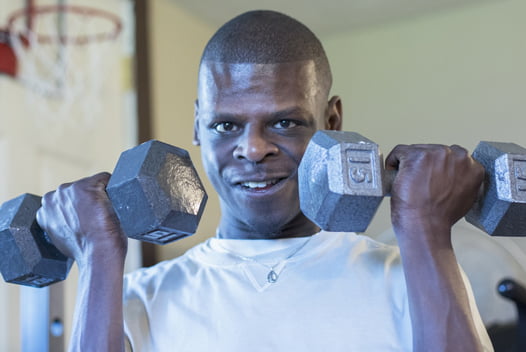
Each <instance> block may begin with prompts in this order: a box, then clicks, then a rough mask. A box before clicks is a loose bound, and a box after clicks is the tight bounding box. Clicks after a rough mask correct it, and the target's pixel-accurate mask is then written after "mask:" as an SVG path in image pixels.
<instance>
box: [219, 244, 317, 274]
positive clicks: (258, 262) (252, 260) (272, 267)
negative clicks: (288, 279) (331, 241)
mask: <svg viewBox="0 0 526 352" xmlns="http://www.w3.org/2000/svg"><path fill="white" fill-rule="evenodd" d="M311 239H312V236H309V238H307V240H306V241H305V242H303V243H302V244H301V245H300V246H298V247H297V248H295V249H294V250H293V251H292V252H291V253H290V254H289V255H288V256H286V257H285V259H282V260H280V261H279V262H277V263H276V264H274V265H268V264H265V263H262V262H260V261H257V260H256V259H254V258H252V257H246V256H244V255H241V254H238V253H234V252H232V251H230V250H228V249H226V248H225V247H224V246H223V245H222V244H221V242H220V241H217V242H216V243H217V245H218V247H219V248H220V249H221V250H222V251H223V252H225V253H226V254H229V255H231V256H233V257H236V258H238V259H241V260H243V261H246V262H251V263H256V264H259V265H261V266H264V267H265V268H267V269H269V272H268V274H267V282H268V283H270V284H273V283H275V282H276V281H278V279H279V274H278V273H276V272H275V271H274V269H275V268H276V267H278V266H279V265H281V264H282V263H284V262H286V261H288V260H289V259H291V258H292V257H294V256H295V255H296V254H298V252H299V251H301V250H302V249H303V248H304V247H305V246H306V245H307V243H309V241H310V240H311Z"/></svg>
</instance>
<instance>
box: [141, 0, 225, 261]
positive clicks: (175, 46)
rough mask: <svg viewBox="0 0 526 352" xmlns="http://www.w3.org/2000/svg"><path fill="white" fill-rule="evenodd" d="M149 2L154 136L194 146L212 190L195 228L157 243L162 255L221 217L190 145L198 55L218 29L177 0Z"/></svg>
mask: <svg viewBox="0 0 526 352" xmlns="http://www.w3.org/2000/svg"><path fill="white" fill-rule="evenodd" d="M150 6H151V9H150V14H151V19H150V24H151V40H150V42H151V53H152V54H151V72H152V90H153V98H152V104H153V120H154V131H153V132H154V137H155V138H157V139H159V140H162V141H164V142H167V143H170V144H174V145H176V146H179V147H181V148H184V149H186V150H188V151H189V152H190V155H191V157H192V160H193V161H194V164H195V165H196V167H197V171H198V173H199V175H200V176H201V179H202V180H203V182H204V183H205V187H206V189H207V192H208V195H209V201H208V204H207V207H206V210H205V214H204V215H203V218H202V221H201V223H200V225H199V228H198V232H197V234H195V235H194V236H191V237H188V238H185V239H183V240H180V241H177V242H175V243H172V244H169V245H166V246H164V247H159V253H160V255H161V257H162V258H163V259H168V258H172V257H174V256H176V255H179V254H181V253H182V252H184V251H185V250H186V249H187V248H188V247H190V246H192V245H193V244H194V243H197V242H201V241H202V240H203V239H205V238H206V237H207V236H211V235H213V234H214V233H215V227H216V224H217V222H218V220H219V206H218V201H217V197H216V196H215V192H213V190H212V187H211V186H210V184H209V183H208V179H207V178H206V176H205V173H204V170H203V168H202V167H201V156H200V152H199V149H198V148H197V147H195V146H193V145H192V137H193V134H192V131H193V116H194V105H193V103H194V101H195V98H196V91H197V89H196V84H197V83H196V82H197V69H198V66H199V58H200V57H201V52H202V50H203V48H204V46H205V44H206V42H207V41H208V39H209V37H210V36H211V35H212V34H213V30H214V29H213V28H212V27H209V26H207V25H206V24H205V23H204V22H202V21H200V20H199V19H197V18H195V17H193V16H192V15H190V14H189V13H187V12H185V11H184V10H183V9H181V8H180V7H178V5H177V4H176V2H175V1H171V0H156V1H151V2H150Z"/></svg>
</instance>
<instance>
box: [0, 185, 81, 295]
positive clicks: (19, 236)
mask: <svg viewBox="0 0 526 352" xmlns="http://www.w3.org/2000/svg"><path fill="white" fill-rule="evenodd" d="M40 201H41V198H40V197H38V196H35V195H33V194H27V193H26V194H23V195H21V196H19V197H17V198H14V199H11V200H10V201H7V202H5V203H4V204H3V205H2V207H1V208H0V271H1V272H2V276H3V277H4V280H5V281H6V282H11V283H16V284H21V285H26V286H33V287H43V286H47V285H50V284H52V283H54V282H57V281H62V280H64V279H65V278H66V276H67V275H68V272H69V269H70V268H71V265H72V264H73V260H72V259H70V258H68V257H66V256H64V255H63V254H62V253H60V252H59V250H58V249H57V248H56V247H55V246H54V245H53V244H51V241H50V240H49V238H47V236H46V234H45V233H44V232H43V231H42V229H41V228H40V227H39V226H38V224H37V222H36V212H37V210H38V208H40Z"/></svg>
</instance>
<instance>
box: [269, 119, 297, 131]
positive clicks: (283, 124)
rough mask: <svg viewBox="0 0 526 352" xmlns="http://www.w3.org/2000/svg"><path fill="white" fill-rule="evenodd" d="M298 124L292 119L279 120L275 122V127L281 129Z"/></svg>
mask: <svg viewBox="0 0 526 352" xmlns="http://www.w3.org/2000/svg"><path fill="white" fill-rule="evenodd" d="M297 125H298V124H297V123H296V122H294V121H292V120H279V121H278V122H276V123H275V124H274V127H275V128H279V129H287V128H293V127H296V126H297Z"/></svg>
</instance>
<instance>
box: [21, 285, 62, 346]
mask: <svg viewBox="0 0 526 352" xmlns="http://www.w3.org/2000/svg"><path fill="white" fill-rule="evenodd" d="M20 330H21V331H20V337H21V339H22V341H21V346H22V350H21V351H22V352H35V351H39V352H64V284H63V283H57V284H54V285H52V286H49V287H44V288H32V287H26V286H21V287H20Z"/></svg>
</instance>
